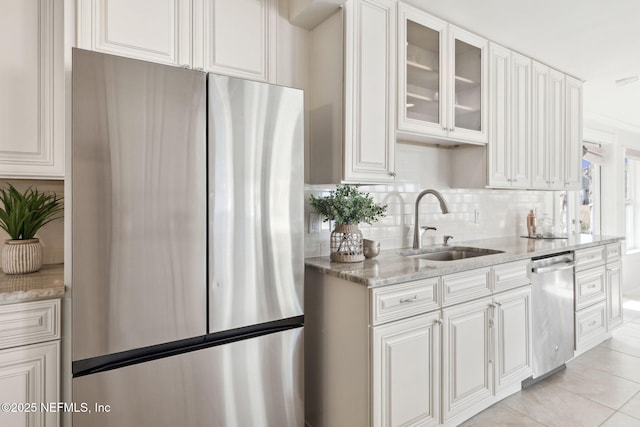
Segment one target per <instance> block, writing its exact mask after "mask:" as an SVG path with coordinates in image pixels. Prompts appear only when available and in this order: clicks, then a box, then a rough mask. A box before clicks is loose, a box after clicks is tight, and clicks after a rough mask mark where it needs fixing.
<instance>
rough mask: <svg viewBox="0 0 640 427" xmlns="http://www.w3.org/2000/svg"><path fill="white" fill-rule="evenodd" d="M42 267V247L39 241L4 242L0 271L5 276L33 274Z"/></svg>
mask: <svg viewBox="0 0 640 427" xmlns="http://www.w3.org/2000/svg"><path fill="white" fill-rule="evenodd" d="M40 267H42V245H41V244H40V240H39V239H27V240H6V241H5V243H4V248H3V249H2V271H4V273H5V274H25V273H33V272H34V271H38V270H40Z"/></svg>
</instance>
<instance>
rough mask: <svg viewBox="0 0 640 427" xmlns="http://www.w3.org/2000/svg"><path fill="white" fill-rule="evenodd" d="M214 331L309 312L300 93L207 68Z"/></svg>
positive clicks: (211, 321) (211, 324)
mask: <svg viewBox="0 0 640 427" xmlns="http://www.w3.org/2000/svg"><path fill="white" fill-rule="evenodd" d="M208 77H209V98H208V103H209V141H208V156H209V233H210V234H209V332H217V331H222V330H226V329H231V328H237V327H242V326H247V325H252V324H257V323H263V322H269V321H272V320H278V319H282V318H287V317H293V316H299V315H301V314H302V313H303V309H302V307H303V280H304V279H303V274H304V242H303V209H304V201H303V198H304V176H303V146H304V138H303V93H302V91H300V90H297V89H291V88H286V87H282V86H274V85H269V84H265V83H258V82H252V81H247V80H241V79H236V78H232V77H226V76H218V75H213V74H209V76H208Z"/></svg>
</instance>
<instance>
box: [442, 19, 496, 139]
mask: <svg viewBox="0 0 640 427" xmlns="http://www.w3.org/2000/svg"><path fill="white" fill-rule="evenodd" d="M449 35H450V39H449V43H450V52H449V53H450V55H451V57H452V62H453V70H454V72H453V76H452V79H453V81H452V86H453V88H452V91H451V92H452V93H451V97H452V108H451V109H450V111H451V113H450V114H451V117H452V121H451V123H449V132H450V136H451V137H454V138H460V139H466V140H472V141H477V142H487V98H488V97H487V92H486V90H487V84H486V82H487V80H488V73H487V72H488V67H487V62H488V58H487V46H488V42H487V40H485V39H482V38H480V37H477V36H476V35H474V34H471V33H469V32H467V31H465V30H462V29H460V28H457V27H454V26H450V27H449Z"/></svg>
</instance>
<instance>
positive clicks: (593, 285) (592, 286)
mask: <svg viewBox="0 0 640 427" xmlns="http://www.w3.org/2000/svg"><path fill="white" fill-rule="evenodd" d="M595 287H596V284H595V283H592V284H590V285H589V286H587V289H593V288H595Z"/></svg>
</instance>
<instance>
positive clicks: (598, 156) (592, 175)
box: [578, 142, 603, 234]
mask: <svg viewBox="0 0 640 427" xmlns="http://www.w3.org/2000/svg"><path fill="white" fill-rule="evenodd" d="M582 153H583V155H582V189H581V190H580V201H579V212H578V215H579V219H578V220H579V221H580V233H581V234H600V165H601V164H602V161H603V154H602V149H601V148H600V145H599V144H594V143H591V142H585V143H584V145H583V147H582Z"/></svg>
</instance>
